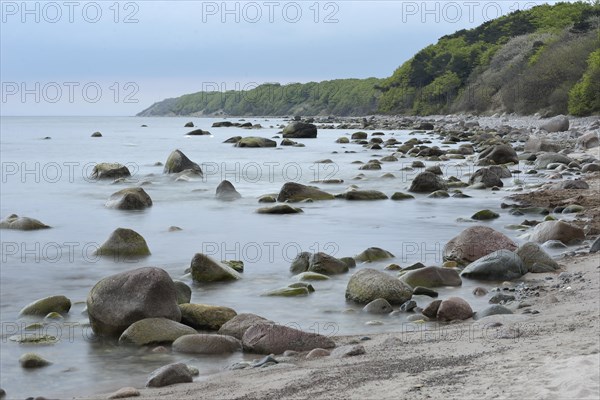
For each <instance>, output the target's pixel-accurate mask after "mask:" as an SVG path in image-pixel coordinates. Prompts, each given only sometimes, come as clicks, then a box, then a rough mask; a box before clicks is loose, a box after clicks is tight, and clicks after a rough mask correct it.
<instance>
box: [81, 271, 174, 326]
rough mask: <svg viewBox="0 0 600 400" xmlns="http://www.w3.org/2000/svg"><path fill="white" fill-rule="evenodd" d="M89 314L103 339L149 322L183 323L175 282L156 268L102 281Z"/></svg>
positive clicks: (91, 296)
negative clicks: (146, 321)
mask: <svg viewBox="0 0 600 400" xmlns="http://www.w3.org/2000/svg"><path fill="white" fill-rule="evenodd" d="M87 311H88V315H89V319H90V324H91V327H92V330H93V331H94V333H95V334H96V335H99V336H112V337H118V336H119V335H121V334H122V333H123V331H125V329H127V328H128V327H129V326H130V325H131V324H133V323H134V322H137V321H140V320H142V319H145V318H167V319H171V320H173V321H177V322H179V321H180V320H181V311H180V310H179V306H178V305H177V291H176V290H175V284H174V283H173V280H172V279H171V277H170V276H169V274H168V273H167V272H166V271H165V270H163V269H160V268H154V267H144V268H138V269H134V270H131V271H125V272H121V273H118V274H115V275H111V276H109V277H107V278H104V279H102V280H100V281H99V282H98V283H96V285H95V286H94V287H93V288H92V290H91V291H90V293H89V295H88V298H87Z"/></svg>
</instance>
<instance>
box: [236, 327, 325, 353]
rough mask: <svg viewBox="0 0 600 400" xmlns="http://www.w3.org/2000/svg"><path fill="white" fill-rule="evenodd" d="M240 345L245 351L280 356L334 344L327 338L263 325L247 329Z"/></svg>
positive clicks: (296, 330) (292, 329)
mask: <svg viewBox="0 0 600 400" xmlns="http://www.w3.org/2000/svg"><path fill="white" fill-rule="evenodd" d="M242 344H243V346H244V349H245V350H248V351H249V352H251V353H258V354H281V353H283V352H284V351H286V350H293V351H310V350H313V349H316V348H322V349H331V348H333V347H335V342H334V341H333V340H332V339H331V338H329V337H327V336H323V335H320V334H317V333H309V332H304V331H301V330H299V329H294V328H290V327H288V326H283V325H277V324H263V323H260V324H257V325H253V326H251V327H250V328H248V329H247V330H246V332H245V333H244V336H243V337H242Z"/></svg>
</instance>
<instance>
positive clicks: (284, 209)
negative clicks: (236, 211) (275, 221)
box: [256, 204, 304, 215]
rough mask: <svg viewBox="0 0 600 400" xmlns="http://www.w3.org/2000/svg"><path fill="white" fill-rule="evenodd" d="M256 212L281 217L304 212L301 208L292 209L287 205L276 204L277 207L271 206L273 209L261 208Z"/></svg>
mask: <svg viewBox="0 0 600 400" xmlns="http://www.w3.org/2000/svg"><path fill="white" fill-rule="evenodd" d="M256 212H257V213H258V214H275V215H282V214H299V213H302V212H304V211H302V209H301V208H298V207H292V206H290V205H289V204H278V205H276V206H273V207H262V208H259V209H258V210H256Z"/></svg>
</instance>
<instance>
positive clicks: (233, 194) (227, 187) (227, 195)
mask: <svg viewBox="0 0 600 400" xmlns="http://www.w3.org/2000/svg"><path fill="white" fill-rule="evenodd" d="M215 196H216V198H217V199H219V200H225V201H231V200H237V199H239V198H241V197H242V195H241V194H239V193H238V191H237V190H235V187H234V186H233V183H231V182H229V181H228V180H224V181H222V182H221V183H219V186H217V190H216V193H215Z"/></svg>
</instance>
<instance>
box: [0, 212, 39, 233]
mask: <svg viewBox="0 0 600 400" xmlns="http://www.w3.org/2000/svg"><path fill="white" fill-rule="evenodd" d="M48 228H50V227H49V226H48V225H46V224H44V223H42V222H41V221H38V220H37V219H35V218H29V217H19V216H18V215H17V214H11V215H9V216H8V217H6V218H5V219H3V220H2V221H0V229H15V230H19V231H34V230H38V229H48Z"/></svg>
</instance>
